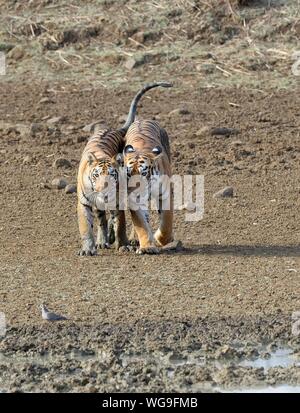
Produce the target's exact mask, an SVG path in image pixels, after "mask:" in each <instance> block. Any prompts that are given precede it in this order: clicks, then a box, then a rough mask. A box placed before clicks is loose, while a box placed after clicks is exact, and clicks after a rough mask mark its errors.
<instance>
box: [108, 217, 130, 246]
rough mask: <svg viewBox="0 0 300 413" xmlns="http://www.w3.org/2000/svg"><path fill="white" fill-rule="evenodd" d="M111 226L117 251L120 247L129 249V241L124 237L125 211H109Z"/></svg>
mask: <svg viewBox="0 0 300 413" xmlns="http://www.w3.org/2000/svg"><path fill="white" fill-rule="evenodd" d="M110 214H111V225H112V226H113V231H114V235H115V247H116V249H117V250H118V249H119V248H121V247H125V248H127V247H129V241H128V239H127V236H126V220H125V211H119V210H115V211H110Z"/></svg>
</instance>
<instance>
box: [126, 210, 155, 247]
mask: <svg viewBox="0 0 300 413" xmlns="http://www.w3.org/2000/svg"><path fill="white" fill-rule="evenodd" d="M130 212H131V217H132V222H133V225H134V229H135V231H136V233H137V235H138V239H139V243H140V246H139V248H138V250H137V254H159V249H158V248H157V247H156V245H155V242H154V238H153V234H152V230H151V227H150V225H149V215H148V212H147V211H143V210H141V209H138V210H137V211H133V210H131V211H130Z"/></svg>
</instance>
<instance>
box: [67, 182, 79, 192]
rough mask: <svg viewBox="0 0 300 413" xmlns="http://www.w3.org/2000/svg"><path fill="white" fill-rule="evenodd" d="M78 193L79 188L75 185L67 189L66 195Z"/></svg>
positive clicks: (70, 185) (68, 186)
mask: <svg viewBox="0 0 300 413" xmlns="http://www.w3.org/2000/svg"><path fill="white" fill-rule="evenodd" d="M75 192H77V187H76V185H74V184H69V185H67V186H66V187H65V193H66V194H74V193H75Z"/></svg>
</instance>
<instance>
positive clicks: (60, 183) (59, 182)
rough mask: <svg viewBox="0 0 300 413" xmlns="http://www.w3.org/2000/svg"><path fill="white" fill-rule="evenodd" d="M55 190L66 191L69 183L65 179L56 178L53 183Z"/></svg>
mask: <svg viewBox="0 0 300 413" xmlns="http://www.w3.org/2000/svg"><path fill="white" fill-rule="evenodd" d="M51 185H52V187H53V188H56V189H64V188H65V187H66V186H67V181H66V180H65V179H64V178H55V179H53V181H52V182H51Z"/></svg>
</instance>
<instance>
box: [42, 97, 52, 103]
mask: <svg viewBox="0 0 300 413" xmlns="http://www.w3.org/2000/svg"><path fill="white" fill-rule="evenodd" d="M39 103H55V101H54V100H53V99H50V98H48V97H44V98H42V99H40V100H39Z"/></svg>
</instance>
